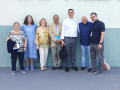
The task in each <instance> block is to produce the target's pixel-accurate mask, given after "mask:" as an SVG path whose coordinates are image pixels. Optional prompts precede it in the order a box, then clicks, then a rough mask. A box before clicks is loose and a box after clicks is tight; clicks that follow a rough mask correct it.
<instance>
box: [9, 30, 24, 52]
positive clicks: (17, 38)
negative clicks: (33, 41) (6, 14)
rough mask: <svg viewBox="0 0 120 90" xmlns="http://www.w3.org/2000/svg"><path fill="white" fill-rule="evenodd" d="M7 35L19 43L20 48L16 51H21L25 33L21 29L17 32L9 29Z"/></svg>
mask: <svg viewBox="0 0 120 90" xmlns="http://www.w3.org/2000/svg"><path fill="white" fill-rule="evenodd" d="M8 37H9V38H10V39H11V40H12V41H14V42H16V43H18V44H19V46H20V48H19V49H18V51H17V52H23V51H24V50H23V48H24V38H25V34H24V32H23V31H20V32H19V33H14V32H13V31H10V32H9V34H8Z"/></svg>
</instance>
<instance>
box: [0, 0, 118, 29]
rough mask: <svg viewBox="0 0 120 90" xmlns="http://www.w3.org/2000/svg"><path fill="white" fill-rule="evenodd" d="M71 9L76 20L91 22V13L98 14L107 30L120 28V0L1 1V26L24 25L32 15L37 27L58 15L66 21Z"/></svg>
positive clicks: (50, 21) (61, 19)
mask: <svg viewBox="0 0 120 90" xmlns="http://www.w3.org/2000/svg"><path fill="white" fill-rule="evenodd" d="M69 8H73V9H74V10H75V16H74V17H75V18H76V19H78V20H79V22H80V21H81V17H82V16H84V15H85V16H87V17H88V19H89V21H91V20H90V13H91V12H96V13H97V14H98V18H99V20H101V21H103V22H104V23H105V25H106V28H120V0H0V25H12V24H13V22H15V21H18V22H20V24H21V25H22V23H23V21H24V18H25V16H26V15H29V14H30V15H32V16H33V18H34V21H35V23H36V24H37V25H39V24H38V22H39V20H40V19H41V18H43V17H44V18H46V20H47V22H48V24H50V23H52V22H53V21H52V16H53V15H54V14H58V15H59V17H60V22H61V23H62V21H63V20H64V19H66V18H67V17H68V16H67V12H68V9H69Z"/></svg>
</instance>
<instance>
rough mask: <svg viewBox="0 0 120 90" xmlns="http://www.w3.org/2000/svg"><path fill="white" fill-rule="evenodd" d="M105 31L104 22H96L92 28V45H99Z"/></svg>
mask: <svg viewBox="0 0 120 90" xmlns="http://www.w3.org/2000/svg"><path fill="white" fill-rule="evenodd" d="M104 31H105V25H104V23H103V22H101V21H99V20H96V21H95V22H94V23H93V25H92V28H91V40H90V42H91V43H92V44H99V43H100V38H101V32H104Z"/></svg>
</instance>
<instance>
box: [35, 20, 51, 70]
mask: <svg viewBox="0 0 120 90" xmlns="http://www.w3.org/2000/svg"><path fill="white" fill-rule="evenodd" d="M39 24H40V27H38V28H37V30H36V39H35V43H36V49H37V50H39V54H40V67H41V70H42V71H44V70H45V69H47V67H46V62H47V56H48V50H49V43H50V38H49V31H48V30H49V28H48V27H46V25H47V22H46V20H45V19H44V18H42V19H41V20H40V22H39Z"/></svg>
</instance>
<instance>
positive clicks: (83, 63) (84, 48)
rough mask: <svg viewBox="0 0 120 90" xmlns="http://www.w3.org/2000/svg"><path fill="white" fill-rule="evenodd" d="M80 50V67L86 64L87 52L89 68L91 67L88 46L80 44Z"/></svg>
mask: <svg viewBox="0 0 120 90" xmlns="http://www.w3.org/2000/svg"><path fill="white" fill-rule="evenodd" d="M81 50H82V61H81V63H82V67H85V65H86V56H87V53H88V56H89V68H91V57H90V46H83V45H81Z"/></svg>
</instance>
